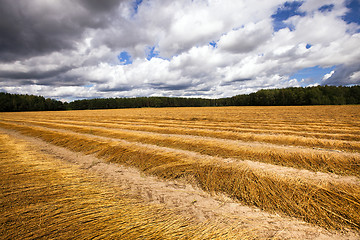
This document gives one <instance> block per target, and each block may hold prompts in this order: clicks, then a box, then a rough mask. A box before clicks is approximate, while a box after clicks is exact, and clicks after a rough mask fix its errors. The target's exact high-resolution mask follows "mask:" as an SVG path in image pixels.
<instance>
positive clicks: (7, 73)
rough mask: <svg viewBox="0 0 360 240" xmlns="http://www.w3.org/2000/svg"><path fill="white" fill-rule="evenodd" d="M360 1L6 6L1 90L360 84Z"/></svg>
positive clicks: (140, 91) (112, 92) (1, 22)
mask: <svg viewBox="0 0 360 240" xmlns="http://www.w3.org/2000/svg"><path fill="white" fill-rule="evenodd" d="M359 16H360V0H304V1H284V0H257V1H254V0H192V1H191V0H142V1H141V0H101V1H100V0H31V1H29V0H0V91H5V92H9V93H22V94H35V95H42V96H45V97H51V98H55V99H59V100H66V101H71V100H74V99H84V98H95V97H137V96H169V97H175V96H178V97H179V96H182V97H206V98H219V97H230V96H234V95H237V94H244V93H250V92H255V91H257V90H259V89H264V88H284V87H291V86H296V87H297V86H314V85H325V84H328V85H354V84H360V17H359Z"/></svg>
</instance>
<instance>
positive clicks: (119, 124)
mask: <svg viewBox="0 0 360 240" xmlns="http://www.w3.org/2000/svg"><path fill="white" fill-rule="evenodd" d="M0 129H2V131H3V132H5V133H8V134H10V135H11V134H14V132H15V131H16V132H17V133H18V134H21V135H19V136H24V137H25V136H27V137H30V138H31V139H39V141H40V140H41V141H43V142H45V143H46V144H50V145H51V146H58V147H62V148H65V149H67V150H69V151H72V152H78V153H81V154H86V155H91V156H93V157H95V158H96V159H101V161H104V162H105V163H107V164H115V165H119V166H126V167H135V168H136V169H139V170H140V171H141V172H143V173H144V174H146V175H144V176H145V177H146V178H147V177H148V176H156V177H158V178H160V179H163V180H162V181H167V182H168V181H181V182H184V184H185V185H186V184H192V185H193V186H195V187H199V188H201V189H202V190H203V191H205V192H207V193H208V194H210V195H211V196H210V198H219V196H226V199H228V198H229V199H231V200H227V201H234V203H236V204H242V205H244V206H249V207H252V208H255V209H258V210H259V211H261V212H264V213H266V214H270V215H271V214H273V215H274V214H275V215H277V216H278V219H276V220H274V219H275V217H274V218H273V220H272V221H273V223H272V224H270V223H269V222H271V221H268V220H265V221H267V223H266V224H264V223H261V221H260V220H257V222H256V221H250V220H249V221H250V222H249V223H248V224H244V219H242V220H239V219H237V218H236V217H231V218H230V217H229V221H230V219H231V221H230V222H231V224H230V225H231V227H226V226H227V225H226V224H225V225H224V224H220V223H221V222H224V219H222V220H221V218H219V217H216V216H219V215H221V214H220V213H216V214H210V215H206V214H205V215H204V217H203V219H197V220H194V218H193V216H191V215H194V216H195V215H196V214H194V213H189V218H188V219H186V220H184V223H182V222H181V221H182V219H181V220H179V218H176V217H174V216H176V214H174V212H176V211H180V210H179V209H180V208H181V207H180V206H181V204H180V205H177V206H176V207H175V208H174V206H167V207H166V210H159V206H156V207H154V206H152V205H151V206H150V207H149V206H148V205H147V204H148V203H146V204H144V203H139V204H140V205H141V206H144V208H145V209H146V208H151V209H152V208H153V207H154V209H155V210H151V211H154V212H156V213H157V212H161V214H160V215H161V216H163V217H168V219H170V220H171V221H174V222H175V223H174V224H170V226H174V229H171V228H169V229H166V231H164V232H163V231H162V230H161V231H160V233H161V234H163V235H161V236H169V237H168V238H171V236H174V235H171V234H179V235H176V236H178V238H184V236H185V235H181V234H183V233H177V232H176V231H180V232H181V231H183V230H184V231H185V232H186V231H188V230H185V226H186V228H187V227H189V228H191V229H192V230H191V231H195V230H193V229H194V226H196V229H199V232H197V233H194V234H191V235H194V236H197V235H196V234H199V235H198V236H203V238H208V237H206V236H205V235H204V232H205V233H206V234H214V235H213V236H214V238H220V239H223V238H230V239H231V238H234V236H237V237H239V238H244V237H245V236H246V237H249V238H273V237H275V238H276V237H278V238H284V239H286V238H295V239H305V238H306V236H308V237H309V239H315V238H317V237H318V238H319V239H320V238H321V237H324V236H326V237H327V238H332V237H333V238H337V239H339V238H344V239H351V238H352V239H356V238H358V237H359V236H360V235H359V231H360V181H359V176H360V107H359V106H311V107H224V108H164V109H122V110H93V111H70V112H28V113H1V115H0ZM19 136H18V137H19ZM7 138H10V140H5V139H7ZM20 138H21V137H20ZM2 140H3V143H2V144H4V146H7V145H6V144H8V142H12V141H11V136H8V135H4V136H3V137H2ZM12 143H13V145H14V146H13V148H16V147H15V146H18V144H15V142H14V141H13V142H12ZM19 144H20V145H21V144H25V143H19ZM25 145H26V144H25ZM8 149H10V150H11V149H12V148H11V147H10V146H7V147H5V148H4V150H2V152H1V153H2V154H3V158H2V159H4V161H3V163H2V164H3V165H4V167H2V168H3V170H4V169H5V170H4V173H2V177H1V178H2V181H4V184H3V185H4V186H6V188H4V189H5V191H13V192H14V193H12V194H10V195H11V197H16V195H19V199H23V198H24V197H22V196H21V195H22V194H25V193H24V190H19V189H18V188H19V187H21V186H18V185H17V184H19V179H17V180H16V181H15V180H14V181H9V183H7V181H8V180H6V179H11V176H12V175H13V176H14V178H16V177H18V176H19V174H20V175H21V174H25V175H27V174H29V178H31V179H32V178H33V177H34V181H36V180H35V179H36V178H35V176H37V177H39V178H44V179H46V181H48V185H47V187H49V186H51V185H52V184H53V182H54V181H55V180H51V179H47V178H48V177H46V176H47V175H46V174H48V173H44V176H43V177H42V175H43V174H39V173H36V171H37V170H39V169H38V168H37V167H35V165H36V164H37V162H36V161H35V159H34V157H33V156H34V154H37V153H31V152H29V151H23V152H22V153H21V151H20V150H17V151H15V150H13V151H12V152H11V151H10V150H8ZM16 154H18V155H19V154H21V156H22V157H21V159H22V160H20V158H19V159H18V160H17V161H15V162H14V161H9V157H8V156H13V155H16ZM16 156H17V155H16ZM24 156H30V157H29V158H27V157H24ZM23 159H25V160H26V161H28V162H27V163H26V164H25V163H23V162H24V161H25V160H23ZM43 159H45V160H44V161H46V164H45V165H51V164H54V163H55V162H56V161H53V159H47V158H46V157H43ZM33 161H35V162H33ZM31 162H32V163H31ZM35 163H36V164H35ZM105 163H104V164H105ZM24 164H25V165H26V166H27V167H26V168H25V167H24V166H25V165H24ZM96 164H97V162H95V163H94V165H96ZM12 165H13V167H11V166H12ZM40 165H44V163H41V164H40ZM51 166H52V168H51V171H62V169H63V168H64V169H65V168H66V169H67V168H69V166H66V167H64V166H63V165H61V164H59V163H57V164H55V165H51ZM91 166H92V165H91V164H90V167H91ZM10 168H11V169H13V170H12V171H14V172H13V173H12V171H8V170H6V169H10ZM27 168H28V170H25V169H27ZM58 168H59V169H58ZM71 169H72V171H73V173H72V174H73V175H76V174H75V173H76V171H77V170H74V168H71ZM82 171H83V170H81V171H80V172H81V177H83V176H84V175H86V174H84V173H83V172H82ZM41 172H42V171H41ZM6 174H7V175H6ZM32 174H34V176H33V175H32ZM73 175H71V176H68V177H62V179H67V180H69V179H71V178H72V177H73ZM86 177H87V176H86ZM75 178H79V176H77V175H76V176H75ZM56 181H58V180H56ZM56 181H55V182H54V186H55V187H54V189H56V186H57V184H60V185H61V184H62V183H58V182H56ZM74 181H77V180H74ZM84 181H85V180H84ZM86 181H88V180H86ZM89 181H90V180H89ZM91 181H95V180H91ZM159 181H160V180H159ZM95 182H96V184H100V183H99V182H102V181H101V180H96V181H95ZM96 184H94V186H96ZM88 185H89V184H88ZM37 187H39V188H41V187H43V186H36V188H37ZM80 188H81V189H83V186H82V185H81V186H80ZM120 188H121V187H120ZM11 189H12V190H11ZM31 189H33V188H32V187H30V190H31ZM34 189H35V188H34ZM97 189H99V187H94V188H93V189H91V190H89V189H86V191H90V192H91V194H93V191H95V190H97ZM106 189H109V190H107V191H110V192H112V193H114V194H123V195H126V194H128V193H126V191H125V192H123V190H119V189H118V188H114V187H111V186H110V187H109V186H107V187H106ZM81 191H82V190H79V192H81ZM118 191H119V192H118ZM25 192H26V196H28V195H29V194H34V195H36V197H38V198H44V199H47V198H48V196H40V195H41V194H40V193H39V192H38V191H36V190H34V192H33V193H32V191H25ZM49 194H55V195H56V194H57V193H49ZM71 194H72V193H71ZM86 194H87V193H86ZM91 194H90V193H89V199H94V198H93V197H91V196H90V195H91ZM96 194H100V195H101V196H104V198H103V199H102V200H101V201H105V202H106V201H108V200H107V199H108V198H109V197H108V195H106V194H105V195H106V196H105V195H104V194H101V193H95V195H96ZM132 194H133V195H134V193H132ZM152 194H153V193H151V194H150V195H149V194H145V195H144V194H138V195H140V196H138V198H139V199H140V200H141V199H142V200H143V199H144V198H148V199H152V198H153V196H152ZM178 194H181V193H178ZM135 195H136V194H135ZM7 197H8V195H7V194H4V196H3V197H2V199H1V201H2V202H4V201H5V202H6V201H8V200H3V199H7ZM72 198H75V200H73V201H71V200H69V201H70V202H76V204H80V205H82V204H83V203H81V201H83V200H84V199H83V200H81V201H80V200H78V199H77V198H78V197H76V196H71V197H69V199H72ZM127 198H129V197H127ZM104 199H106V200H104ZM110 199H111V198H110ZM129 199H130V200H129V201H130V202H131V201H134V200H132V199H131V197H130V198H129ZM139 199H138V200H137V201H140V200H139ZM17 201H18V200H17ZM42 201H45V200H42ZM56 201H57V203H58V202H59V204H60V202H61V204H65V203H66V201H62V200H56ZM78 201H80V202H78ZM84 201H86V199H85V200H84ZM94 201H95V200H94ZM99 201H100V200H99ZM126 201H127V200H126ZM196 201H197V200H196ZM196 201H195V200H194V203H195V202H196ZM219 201H220V202H221V200H219ZM19 202H21V200H19ZM140 202H141V201H140ZM158 203H160V204H161V203H162V201H160V202H158ZM199 203H200V201H199ZM104 204H105V205H106V204H107V203H104ZM28 205H32V203H27V202H26V201H25V202H24V205H21V204H20V205H19V206H18V207H17V206H15V207H14V208H18V210H19V209H20V210H19V211H25V210H24V209H22V208H24V206H28ZM65 205H66V204H65ZM109 205H110V206H109V208H112V207H113V205H117V204H115V203H113V202H112V203H109ZM120 205H121V206H124V205H127V204H124V203H119V206H120ZM165 205H166V204H165ZM4 206H5V207H3V209H4V208H5V209H6V204H5V205H4ZM7 207H8V206H7ZM67 207H69V208H70V207H71V206H67ZM105 208H106V207H105ZM119 208H122V209H120V210H119V209H118V208H116V211H119V214H120V215H121V213H120V211H125V212H126V211H129V212H131V213H133V211H136V210H134V209H130V208H129V209H128V208H126V207H119ZM168 208H169V209H168ZM21 209H22V210H21ZM45 209H47V208H46V207H45ZM100 209H101V207H100ZM5 211H7V212H6V214H8V215H9V218H10V219H12V218H14V217H15V216H12V215H11V214H10V212H9V211H10V210H9V209H8V210H5ZM34 211H35V210H34ZM36 211H38V209H37V210H36ZM71 211H72V210H69V212H71ZM74 211H75V212H76V213H79V217H80V218H82V214H85V215H86V216H87V213H83V212H81V211H80V210H79V209H77V210H74ZM77 211H80V212H77ZM89 211H90V213H89V216H90V218H92V219H95V220H94V221H96V222H98V224H100V222H101V221H102V220H101V219H104V222H103V223H102V224H105V225H106V226H107V225H108V224H112V221H113V219H114V218H113V217H109V216H107V215H106V212H104V213H101V214H102V217H101V218H98V217H96V216H92V214H95V213H92V212H91V211H94V208H91V209H89ZM114 211H115V210H111V214H117V213H114ZM116 211H115V212H116ZM141 211H142V210H141V207H139V214H141ZM146 211H147V210H146ZM162 211H165V212H166V214H165V213H163V212H162ZM167 211H168V212H167ZM205 211H206V210H204V211H203V212H205ZM45 212H46V211H45ZM225 212H226V211H225ZM67 214H69V213H67ZM223 214H224V213H223ZM33 215H36V213H35V212H34V214H33ZM33 215H31V216H32V217H34V216H33ZM75 215H76V214H75ZM225 215H226V213H225ZM270 215H269V216H270ZM273 215H271V216H273ZM24 216H25V215H24ZM31 216H26V217H31ZM153 216H157V215H156V214H155V213H154V214H153ZM244 216H246V214H245V215H244ZM45 218H46V219H48V220H46V221H47V222H52V221H55V222H56V221H58V220H59V221H63V220H61V219H62V216H61V214H60V216H57V217H54V216H52V215H47V216H46V217H45ZM195 218H196V217H195ZM247 218H248V219H251V217H249V216H247ZM109 219H111V221H110V220H109ZM120 219H121V218H119V222H118V223H117V225H119V224H120V222H121V221H122V220H120ZM156 219H161V218H157V217H156ZM262 219H263V220H264V219H265V217H262ZM281 219H283V220H281ZM284 219H286V222H288V223H289V224H288V225H294V226H302V227H298V228H299V229H301V230H300V231H302V233H299V232H296V233H295V231H294V230H293V229H291V227H284V229H283V230H281V229H279V223H280V222H281V225H282V226H288V225H286V224H284V222H285V220H284ZM170 220H164V221H165V222H166V221H170ZM204 220H206V221H207V224H208V227H205V226H203V225H201V222H202V221H204ZM21 221H23V220H21ZM74 221H75V220H74ZM134 221H135V220H134ZM147 221H155V220H154V219H153V220H147ZM179 221H180V222H181V223H180V222H179ZM241 221H242V222H243V223H242V224H239V222H241ZM292 221H294V222H292ZM297 221H298V222H297ZM303 221H305V222H307V224H306V223H304V222H303ZM255 222H256V223H255ZM295 222H297V223H295ZM300 222H303V223H301V224H300ZM178 223H179V224H180V225H181V226H182V227H184V229H182V228H181V227H179V228H178V227H177V226H178V225H176V224H178ZM3 224H5V223H3ZM54 224H55V223H54ZM139 224H144V223H139ZM196 224H198V225H199V224H200V227H198V225H196ZM296 224H298V225H296ZM85 225H86V224H85ZM150 225H151V226H158V222H156V223H154V224H150ZM7 226H8V227H9V228H11V226H12V225H10V224H9V225H7ZM139 226H140V225H139ZM258 226H262V228H261V229H259V228H258ZM305 226H306V227H305ZM98 227H100V226H98ZM124 227H125V226H124ZM85 228H86V226H85ZM161 228H162V227H161V226H160V225H159V229H161ZM311 228H313V229H312V230H311ZM44 229H45V228H44ZM44 229H43V230H42V231H45V230H44ZM46 229H50V230H49V232H47V233H46V234H50V235H51V234H52V233H54V234H55V232H56V231H55V230H51V226H47V227H46ZM95 229H96V228H95ZM141 229H142V230H144V229H146V232H147V231H149V234H150V232H151V231H152V230H151V229H152V228H151V227H147V225H146V224H144V227H141ZM27 230H28V233H27V234H30V232H32V231H34V228H29V229H27ZM46 231H47V230H46ZM46 231H45V232H46ZM54 231H55V232H54ZM111 231H112V230H111ZM144 231H145V230H144ZM167 231H173V232H174V233H170V232H167ZM189 231H190V230H189ZM70 232H71V231H70ZM79 232H81V231H79ZM316 233H317V235H316ZM36 234H39V233H36ZM56 234H57V233H56ZM56 234H55V235H54V236H57V235H56ZM79 234H80V233H79ZM81 234H90V232H89V230H86V231H85V232H82V233H81ZM91 234H92V233H91ZM99 234H100V233H99ZM101 234H102V233H101ZM104 234H105V235H102V236H108V235H106V234H109V233H104ZM114 234H115V233H114ZM121 234H122V233H121V232H119V234H118V235H117V236H120V235H121ZM137 234H138V233H137ZM27 236H31V235H27ZM41 236H42V235H41ZM44 236H45V235H44ZM99 236H100V235H99ZM149 236H150V235H149ZM151 236H152V235H151ZM209 236H210V235H209ZM211 236H212V235H211ZM230 236H231V237H230ZM137 237H140V235H139V236H137ZM29 238H31V237H29ZM200 238H202V237H200Z"/></svg>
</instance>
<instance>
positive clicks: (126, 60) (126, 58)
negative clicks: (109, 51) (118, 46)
mask: <svg viewBox="0 0 360 240" xmlns="http://www.w3.org/2000/svg"><path fill="white" fill-rule="evenodd" d="M118 59H119V61H120V64H121V65H128V64H132V60H131V55H130V54H129V53H128V52H126V51H122V52H121V53H120V54H119V55H118Z"/></svg>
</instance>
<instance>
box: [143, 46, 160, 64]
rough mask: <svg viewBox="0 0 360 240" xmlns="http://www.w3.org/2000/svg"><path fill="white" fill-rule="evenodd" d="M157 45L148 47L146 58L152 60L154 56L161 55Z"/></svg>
mask: <svg viewBox="0 0 360 240" xmlns="http://www.w3.org/2000/svg"><path fill="white" fill-rule="evenodd" d="M155 48H156V46H152V47H148V48H147V49H146V51H145V53H146V59H147V60H149V61H150V60H151V59H152V58H154V57H159V54H160V52H159V51H157V50H155Z"/></svg>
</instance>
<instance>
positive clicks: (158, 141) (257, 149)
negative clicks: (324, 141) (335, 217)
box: [16, 121, 360, 184]
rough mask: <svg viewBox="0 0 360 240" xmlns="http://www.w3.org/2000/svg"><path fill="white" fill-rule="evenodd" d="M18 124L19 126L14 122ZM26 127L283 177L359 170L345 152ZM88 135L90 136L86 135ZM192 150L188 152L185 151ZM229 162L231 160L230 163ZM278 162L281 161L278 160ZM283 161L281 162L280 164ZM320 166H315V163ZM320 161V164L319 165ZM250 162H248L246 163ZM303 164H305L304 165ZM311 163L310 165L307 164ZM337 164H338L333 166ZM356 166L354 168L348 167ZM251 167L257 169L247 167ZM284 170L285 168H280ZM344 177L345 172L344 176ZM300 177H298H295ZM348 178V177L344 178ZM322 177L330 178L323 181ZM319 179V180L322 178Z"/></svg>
mask: <svg viewBox="0 0 360 240" xmlns="http://www.w3.org/2000/svg"><path fill="white" fill-rule="evenodd" d="M16 123H17V124H19V122H16ZM21 124H25V125H27V126H41V127H44V128H45V129H51V130H54V131H57V130H60V129H62V130H64V131H70V132H72V133H74V132H77V133H79V134H85V135H84V136H87V137H100V139H105V140H111V141H120V140H122V141H126V143H129V142H133V143H136V144H140V143H141V144H144V145H143V146H144V147H147V148H149V147H151V148H156V147H165V148H163V149H166V150H167V151H180V152H181V151H183V152H184V153H187V154H192V155H193V154H194V153H196V152H198V153H200V156H202V158H204V157H205V156H206V157H207V158H209V157H210V156H219V157H221V159H223V158H226V159H227V160H226V161H227V162H242V163H243V162H244V161H242V160H243V159H245V160H252V161H255V162H258V161H262V162H264V163H263V164H260V166H261V168H262V169H264V170H266V166H267V165H268V164H269V169H272V171H274V170H276V169H277V168H276V167H274V166H273V164H272V163H276V164H277V165H279V168H278V169H280V171H279V172H281V174H286V170H284V169H291V171H290V172H289V173H290V174H289V176H293V175H292V174H293V173H294V171H293V168H292V167H298V168H300V169H304V168H305V169H306V168H307V169H308V170H317V171H319V170H323V168H325V170H330V171H333V172H336V171H339V172H342V173H343V174H344V172H345V171H349V173H353V175H356V174H360V173H359V171H358V170H357V169H359V167H360V154H359V153H348V152H341V153H340V152H334V151H332V150H326V149H313V148H305V147H302V148H299V147H289V146H281V145H276V144H269V143H259V142H242V141H234V140H224V139H217V138H210V137H199V136H188V135H179V134H159V133H157V134H155V133H149V132H141V131H130V130H111V129H107V128H104V127H92V128H90V127H87V126H78V125H69V124H59V123H58V124H51V123H41V122H32V121H29V122H25V123H21ZM87 133H91V134H87ZM188 150H191V151H188ZM229 158H230V159H229ZM278 159H280V160H278ZM282 159H283V160H284V162H282ZM318 161H319V163H316V162H318ZM322 161H323V162H322ZM246 162H249V161H246ZM304 163H306V164H304ZM310 163H312V164H310ZM336 163H338V164H336ZM353 163H355V165H351V164H353ZM250 164H251V166H254V165H257V164H253V163H250ZM281 165H282V166H284V167H281ZM306 172H308V173H309V174H306ZM345 173H346V172H345ZM295 175H296V176H299V174H295ZM347 175H348V174H347ZM301 176H302V177H304V178H305V179H307V180H308V179H318V180H320V181H321V180H324V181H326V180H329V179H331V178H333V179H337V180H336V181H339V179H340V181H341V179H344V180H345V181H348V179H352V180H350V181H351V182H352V183H355V184H358V183H359V181H358V178H357V177H352V176H344V177H339V176H338V175H337V174H333V173H320V172H319V173H316V174H314V173H313V172H311V171H303V173H302V174H301ZM319 176H320V178H323V176H333V177H326V179H319ZM321 176H322V177H321Z"/></svg>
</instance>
